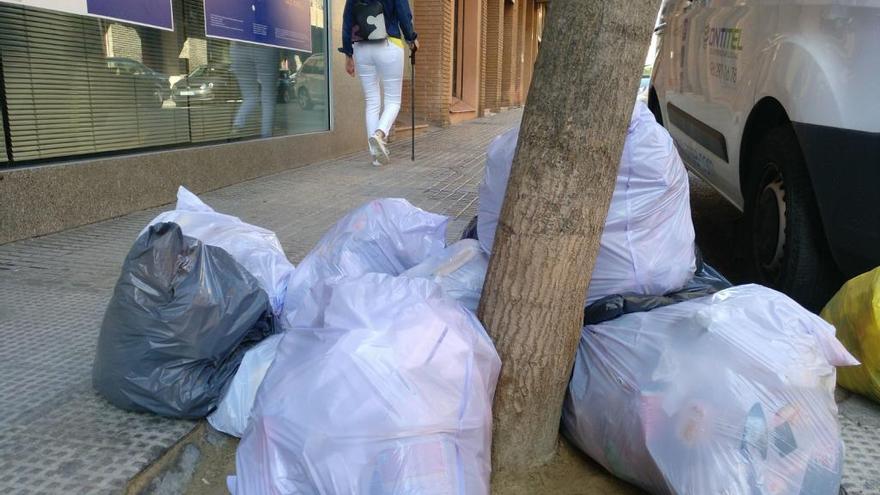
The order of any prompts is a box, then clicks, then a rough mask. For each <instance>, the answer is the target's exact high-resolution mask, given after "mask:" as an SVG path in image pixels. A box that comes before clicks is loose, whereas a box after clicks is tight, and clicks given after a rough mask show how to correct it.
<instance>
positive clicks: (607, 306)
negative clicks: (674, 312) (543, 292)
mask: <svg viewBox="0 0 880 495" xmlns="http://www.w3.org/2000/svg"><path fill="white" fill-rule="evenodd" d="M696 260H697V271H696V273H694V276H693V278H692V279H691V280H690V281H689V282H688V283H687V285H685V286H684V287H682V288H681V289H680V290H677V291H674V292H670V293H668V294H664V295H662V296H647V295H643V294H613V295H610V296H605V297H603V298H602V299H599V300H598V301H596V302H594V303H593V304H590V305H589V306H587V307H586V308H584V325H598V324H599V323H604V322H606V321H611V320H613V319H615V318H618V317H621V316H623V315H627V314H630V313H643V312H645V311H651V310H652V309H657V308H662V307H663V306H669V305H672V304H676V303H680V302H684V301H690V300H691V299H698V298H700V297H704V296H708V295H711V294H714V293H716V292H719V291H722V290H724V289H729V288H730V287H733V284H731V283H730V282H729V281H728V280H727V279H726V278H725V277H724V275H721V273H719V272H718V270H716V269H714V268H712V267H711V266H709V265H708V264H706V263H705V262H704V261H703V257H702V255H701V253H700V250H699V248H697V250H696Z"/></svg>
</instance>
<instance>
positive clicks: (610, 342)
mask: <svg viewBox="0 0 880 495" xmlns="http://www.w3.org/2000/svg"><path fill="white" fill-rule="evenodd" d="M854 364H856V361H855V359H854V358H853V357H852V356H851V355H850V354H849V353H848V352H847V351H846V349H845V348H844V347H843V346H842V345H841V344H840V342H838V340H837V339H836V338H835V336H834V327H832V326H831V325H828V324H827V323H825V322H824V321H823V320H822V319H821V318H819V317H818V316H816V315H814V314H812V313H810V312H809V311H807V310H805V309H804V308H802V307H801V306H799V305H798V304H797V303H795V302H794V301H792V300H791V299H789V298H788V297H786V296H785V295H783V294H781V293H779V292H775V291H773V290H771V289H767V288H765V287H761V286H758V285H746V286H741V287H734V288H731V289H726V290H723V291H721V292H718V293H716V294H714V295H712V296H708V297H705V298H701V299H696V300H693V301H688V302H683V303H678V304H674V305H672V306H666V307H663V308H659V309H655V310H652V311H649V312H646V313H632V314H628V315H625V316H622V317H620V318H617V319H615V320H611V321H608V322H605V323H602V324H598V325H590V326H587V327H585V328H584V331H583V334H582V335H581V341H580V347H579V349H578V354H577V360H576V363H575V367H574V372H573V375H572V380H571V383H570V385H569V389H568V395H567V398H566V401H565V407H564V410H563V421H562V425H563V431H564V432H565V434H566V435H567V436H568V437H569V438H570V439H571V440H572V441H573V442H574V443H575V444H576V445H577V446H578V447H579V448H580V449H581V450H583V451H584V452H586V453H587V454H589V455H590V456H591V457H592V458H593V459H595V460H596V461H598V462H599V463H600V464H602V465H603V466H605V468H607V469H608V470H609V471H611V472H612V473H614V474H615V475H617V476H619V477H621V478H623V479H625V480H627V481H630V482H632V483H634V484H636V485H639V486H641V487H643V488H645V489H646V490H648V491H650V492H651V493H658V494H667V493H668V494H681V495H684V494H688V495H690V494H710V493H716V494H720V493H724V494H727V495H754V494H762V495H771V494H772V495H800V494H808V493H809V494H817V495H825V494H827V495H836V494H837V492H838V487H839V485H840V479H841V469H842V462H843V443H842V441H841V436H840V431H839V429H838V425H837V405H836V404H835V402H834V384H835V366H850V365H854Z"/></svg>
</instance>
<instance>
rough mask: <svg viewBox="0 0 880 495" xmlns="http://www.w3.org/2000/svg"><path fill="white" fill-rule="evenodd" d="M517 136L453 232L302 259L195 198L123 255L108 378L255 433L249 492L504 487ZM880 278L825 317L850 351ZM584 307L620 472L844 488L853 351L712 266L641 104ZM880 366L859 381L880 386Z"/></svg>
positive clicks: (603, 437)
mask: <svg viewBox="0 0 880 495" xmlns="http://www.w3.org/2000/svg"><path fill="white" fill-rule="evenodd" d="M517 135H518V129H517V130H513V131H510V132H508V133H505V134H503V135H501V136H500V137H498V138H497V139H496V140H495V141H493V142H492V144H491V145H490V147H489V150H488V163H487V169H486V176H485V178H484V180H483V182H482V184H481V185H480V202H479V215H478V217H477V218H476V219H475V220H474V222H472V223H471V225H469V226H468V229H467V232H466V235H465V237H467V238H466V239H463V240H461V241H459V242H456V243H453V244H451V245H447V244H446V229H447V225H448V222H449V219H448V218H447V217H445V216H442V215H437V214H434V213H430V212H427V211H424V210H421V209H419V208H417V207H415V206H413V205H411V204H410V203H409V202H407V201H406V200H403V199H390V198H387V199H377V200H373V201H369V202H367V203H366V204H364V205H363V206H361V207H359V208H356V209H354V210H353V211H351V212H350V213H348V214H347V215H345V216H344V217H343V218H341V219H340V220H339V221H338V222H337V223H336V224H335V225H334V226H333V227H332V228H331V229H330V230H329V231H328V232H327V233H326V234H325V235H324V236H323V237H322V238H321V240H320V241H319V242H318V243H317V244H316V246H315V247H314V248H313V249H312V251H311V252H310V253H309V254H308V255H307V256H306V257H305V258H304V259H303V260H302V262H301V263H300V264H299V266H297V267H294V265H293V264H291V263H290V262H289V261H288V260H287V257H286V255H285V254H284V251H283V249H282V247H281V244H280V243H279V242H278V239H277V238H276V236H275V235H274V234H273V233H272V232H271V231H268V230H266V229H262V228H260V227H256V226H253V225H249V224H247V223H245V222H243V221H241V220H240V219H238V218H236V217H233V216H229V215H225V214H221V213H218V212H215V211H214V210H213V209H211V208H210V207H209V206H208V205H206V204H204V203H203V202H202V201H200V200H199V199H198V198H197V197H196V196H195V195H193V194H192V193H190V192H189V191H187V190H186V189H184V188H181V189H180V190H179V192H178V204H177V207H176V209H175V210H173V211H169V212H166V213H163V214H161V215H159V216H158V217H157V218H156V219H154V220H153V221H152V222H151V223H150V224H149V225H148V226H147V228H146V229H145V230H144V231H143V232H142V233H141V235H140V237H139V238H138V239H137V241H136V242H135V244H134V246H133V247H132V249H131V252H130V253H129V254H128V256H127V258H126V260H125V262H124V263H123V267H122V273H121V275H120V278H119V281H118V282H117V285H116V288H115V291H114V294H113V297H112V299H111V301H110V303H109V305H108V308H107V312H106V315H105V318H104V321H103V324H102V327H101V333H100V337H99V343H98V351H97V355H96V358H95V364H94V370H93V382H94V385H95V388H96V389H97V390H98V391H99V392H100V393H101V394H102V395H103V396H104V397H106V398H107V399H108V400H109V401H111V402H112V403H114V404H116V405H117V406H120V407H123V408H126V409H131V410H137V411H151V412H154V413H157V414H161V415H164V416H171V417H181V418H198V417H205V416H207V417H208V421H209V422H210V423H211V425H213V426H214V427H215V428H216V429H218V430H220V431H224V432H226V433H228V434H230V435H234V436H239V437H241V443H240V445H239V448H238V451H237V453H236V475H235V476H232V477H230V478H229V479H228V487H229V489H230V491H231V492H232V493H239V494H250V493H375V494H408V493H443V494H461V495H463V494H480V493H482V494H486V493H488V492H489V479H490V476H489V473H490V445H491V430H492V412H491V406H492V400H493V396H494V391H495V386H496V382H497V379H498V373H499V370H500V367H501V362H500V359H499V357H498V355H497V353H496V351H495V348H494V346H493V344H492V341H491V339H490V338H489V336H488V335H487V333H486V331H485V329H484V328H483V327H482V325H481V324H480V322H479V320H478V319H477V318H476V316H475V312H476V310H477V307H478V305H479V301H480V296H481V293H482V287H483V283H484V280H485V277H486V272H487V269H488V264H489V255H490V253H491V249H492V243H493V241H494V236H495V229H496V226H497V222H498V217H499V214H500V211H501V204H502V202H503V200H504V195H505V191H506V187H507V180H508V178H509V176H510V169H511V165H512V162H513V155H514V152H515V149H516V140H517ZM878 279H880V274H875V275H872V277H869V278H866V279H856V281H853V282H851V283H850V284H848V285H847V287H845V288H844V289H843V290H842V291H841V293H840V294H838V296H837V297H836V298H835V301H832V304H830V305H829V307H828V308H826V317H827V318H829V320H831V321H835V322H836V323H838V324H839V325H840V326H841V327H842V329H843V330H842V332H843V333H844V341H845V342H847V344H848V345H850V348H851V349H858V350H860V351H861V350H862V348H861V347H859V346H863V347H864V348H865V349H873V348H870V347H868V344H864V343H863V341H862V340H861V339H862V338H863V337H864V335H865V330H864V329H865V328H868V329H870V330H871V331H872V332H873V331H874V330H876V329H877V328H878V324H877V322H878V319H877V318H876V315H875V313H874V312H873V308H874V305H871V304H868V303H867V301H869V300H870V301H872V302H873V299H872V297H873V294H875V293H876V291H875V290H874V288H875V287H876V286H877V282H876V281H877V280H878ZM852 305H860V307H862V309H860V311H861V312H854V311H853V310H851V309H849V308H851V307H852ZM584 306H585V310H584V322H585V325H586V326H585V327H584V330H583V334H582V337H581V342H580V348H579V350H578V355H577V361H576V364H575V368H574V372H573V375H572V380H571V383H570V386H569V391H568V395H567V398H566V403H565V409H564V415H563V418H562V425H563V431H564V433H565V434H566V435H567V436H568V437H569V438H570V439H571V440H572V441H573V442H574V443H575V444H576V445H577V446H578V447H579V448H581V449H582V450H583V451H584V452H586V453H587V454H589V455H590V456H592V457H593V458H595V459H596V460H597V461H598V462H600V463H601V464H602V465H604V466H605V467H606V468H607V469H608V470H609V471H611V472H612V473H614V474H616V475H618V476H620V477H622V478H624V479H626V480H628V481H631V482H633V483H635V484H637V485H639V486H642V487H644V488H646V489H648V490H650V491H652V492H655V493H671V494H693V493H701V494H702V493H726V494H731V495H734V494H748V495H752V494H756V493H761V494H774V495H778V494H800V493H835V492H836V489H837V488H836V487H837V486H839V483H840V474H841V468H842V449H843V445H842V442H841V440H840V434H839V431H838V429H837V422H836V406H835V403H834V398H833V388H834V383H835V379H836V378H835V368H834V367H835V366H851V365H854V364H857V361H856V360H855V358H853V357H852V356H851V355H850V354H849V353H848V352H847V351H846V349H845V348H844V347H843V346H842V345H841V344H840V343H839V342H838V341H837V340H836V338H835V335H834V329H833V328H832V327H831V326H830V325H828V324H827V323H825V322H824V321H823V320H821V319H820V318H818V317H816V316H815V315H812V314H811V313H809V312H807V311H806V310H805V309H803V308H801V307H800V306H798V305H797V304H796V303H794V302H793V301H791V300H790V299H788V298H787V297H785V296H783V295H782V294H779V293H777V292H774V291H772V290H770V289H766V288H764V287H760V286H753V285H749V286H743V287H731V284H730V283H729V282H728V281H727V280H726V279H724V277H723V276H721V274H719V273H718V272H716V271H715V270H713V269H712V268H711V267H709V266H708V265H705V264H704V263H702V260H701V257H700V255H699V252H698V250H697V249H696V247H695V244H694V229H693V224H692V221H691V215H690V203H689V190H688V177H687V172H686V171H685V169H684V166H683V164H682V162H681V160H680V158H679V156H678V154H677V152H676V150H675V147H674V145H673V143H672V139H671V138H670V137H669V135H668V134H667V133H666V131H665V130H664V129H663V128H662V127H660V126H659V125H658V124H657V123H656V122H655V121H654V117H653V114H651V112H650V111H649V110H648V109H647V107H646V106H645V105H644V104H643V103H641V102H638V103H637V104H636V107H635V108H634V111H633V114H632V119H631V122H630V125H629V129H628V131H627V137H626V141H625V145H624V151H623V156H622V158H621V162H620V170H619V173H618V177H617V181H616V186H615V190H614V193H613V195H612V199H611V207H610V209H609V212H608V217H607V219H606V224H605V228H604V231H603V234H602V237H601V242H600V250H599V254H598V258H597V260H596V264H595V267H594V271H593V275H592V282H591V283H590V286H589V289H588V294H587V295H586V298H585V305H584ZM855 314H857V315H858V316H857V319H855V320H846V319H845V316H846V315H849V316H852V315H855ZM847 325H850V327H847ZM850 328H851V330H850ZM875 333H876V332H875ZM848 334H850V335H849V336H848ZM872 335H873V334H872ZM872 338H873V337H872ZM871 342H874V343H876V339H874V340H871ZM870 345H873V344H870ZM857 354H859V356H860V357H861V356H862V355H863V354H861V353H858V352H857ZM874 354H877V353H876V352H875V353H874ZM866 359H868V360H867V361H866V363H868V364H870V365H871V366H875V365H876V363H873V362H872V361H870V360H869V358H866ZM868 371H869V374H870V370H868ZM847 376H849V375H847ZM870 376H873V375H870ZM870 376H869V375H859V376H856V375H852V377H853V378H852V381H848V382H846V383H847V384H848V385H849V386H851V387H853V388H854V389H856V390H859V391H862V392H863V393H870V392H869V391H870V390H874V391H876V390H877V382H876V381H870ZM858 387H862V388H858Z"/></svg>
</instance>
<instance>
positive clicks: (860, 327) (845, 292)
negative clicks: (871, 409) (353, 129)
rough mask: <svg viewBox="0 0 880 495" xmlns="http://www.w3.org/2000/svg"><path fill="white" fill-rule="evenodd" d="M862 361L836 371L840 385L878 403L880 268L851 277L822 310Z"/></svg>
mask: <svg viewBox="0 0 880 495" xmlns="http://www.w3.org/2000/svg"><path fill="white" fill-rule="evenodd" d="M822 318H825V320H827V321H828V322H829V323H831V324H832V325H834V326H835V327H837V338H838V339H840V341H841V342H843V345H844V346H846V348H847V350H848V351H849V352H850V353H852V355H853V356H855V357H856V359H858V360H859V361H860V362H861V363H862V364H861V366H850V367H846V368H839V369H838V370H837V383H838V384H840V386H842V387H843V388H845V389H847V390H851V391H853V392H856V393H858V394H862V395H864V396H866V397H869V398H871V399H873V400H875V401H877V402H880V268H877V269H875V270H873V271H870V272H868V273H865V274H862V275H859V276H858V277H856V278H854V279H852V280H850V281H849V282H847V283H846V284H844V286H843V287H842V288H841V289H840V290H839V291H838V292H837V294H836V295H835V296H834V297H833V298H832V299H831V301H829V302H828V305H827V306H825V309H823V310H822Z"/></svg>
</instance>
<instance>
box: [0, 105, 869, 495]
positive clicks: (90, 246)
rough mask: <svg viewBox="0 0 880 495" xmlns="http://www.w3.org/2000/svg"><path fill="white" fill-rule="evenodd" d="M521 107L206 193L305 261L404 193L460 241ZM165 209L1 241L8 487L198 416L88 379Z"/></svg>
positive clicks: (62, 479)
mask: <svg viewBox="0 0 880 495" xmlns="http://www.w3.org/2000/svg"><path fill="white" fill-rule="evenodd" d="M520 115H521V114H520V112H519V111H511V112H506V113H502V114H499V115H496V116H493V117H490V118H486V119H480V120H477V121H471V122H468V123H465V124H461V125H458V126H455V127H451V128H447V129H442V130H431V131H429V132H427V133H425V134H423V135H421V136H419V137H418V138H417V157H418V159H417V161H416V162H415V163H414V164H413V163H411V162H410V161H409V141H408V140H407V139H404V138H400V139H399V140H398V141H397V142H395V143H393V144H392V145H391V150H392V153H393V155H394V162H393V163H392V164H391V165H390V166H388V167H385V168H381V169H375V168H373V167H371V166H370V164H369V160H368V157H367V155H366V153H361V154H357V155H352V156H348V157H343V158H341V159H338V160H333V161H328V162H324V163H319V164H315V165H311V166H308V167H305V168H301V169H297V170H291V171H287V172H283V173H280V174H277V175H274V176H270V177H264V178H260V179H256V180H253V181H249V182H246V183H242V184H238V185H235V186H231V187H227V188H224V189H220V190H217V191H214V192H211V193H207V194H204V195H202V198H203V199H204V200H205V201H206V202H207V203H209V204H210V205H211V206H213V207H214V208H216V209H217V210H218V211H221V212H224V213H229V214H233V215H236V216H239V217H241V218H242V219H243V220H245V221H248V222H251V223H254V224H256V225H260V226H263V227H266V228H269V229H271V230H274V231H275V232H276V233H277V234H278V237H279V238H280V239H281V242H282V244H283V245H284V249H285V251H286V253H287V254H288V256H289V257H290V258H291V259H292V260H294V261H298V260H300V259H301V258H302V257H303V256H304V255H305V254H306V253H307V252H308V250H309V249H310V248H311V247H312V246H313V245H314V244H315V242H316V241H317V240H318V239H319V238H320V236H321V235H322V234H323V233H324V231H325V230H326V229H327V228H328V227H329V226H330V225H332V224H333V223H334V222H335V221H336V220H337V219H338V218H339V217H340V216H342V215H343V214H344V213H346V212H347V211H349V210H350V209H352V208H354V207H356V206H358V205H360V204H362V203H364V202H365V201H367V200H369V199H372V198H376V197H404V198H407V199H409V200H410V201H411V202H413V203H414V204H415V205H417V206H419V207H421V208H424V209H427V210H430V211H434V212H438V213H443V214H446V215H449V216H450V217H452V219H453V221H452V222H451V225H450V228H449V235H450V239H451V240H452V239H457V238H458V235H459V233H460V232H461V230H462V228H463V227H464V225H465V224H466V223H467V221H468V220H469V219H470V218H471V216H472V215H473V214H474V211H475V209H476V201H477V185H478V183H479V180H480V178H481V177H482V171H483V159H484V155H485V149H486V146H487V144H488V143H489V141H490V140H491V139H492V138H493V137H494V136H495V135H497V134H499V133H500V132H502V131H504V130H506V129H508V128H510V127H512V126H514V125H516V123H517V122H518V119H519V117H520ZM165 209H167V208H166V207H163V208H156V209H152V210H148V211H142V212H138V213H133V214H130V215H126V216H124V217H121V218H117V219H113V220H109V221H105V222H101V223H97V224H94V225H89V226H85V227H80V228H76V229H72V230H68V231H65V232H61V233H57V234H53V235H49V236H45V237H41V238H36V239H30V240H25V241H19V242H15V243H11V244H6V245H3V246H0V338H2V339H3V345H2V347H0V432H2V433H0V466H2V469H0V493H4V494H26V493H118V492H120V491H121V490H122V489H123V488H124V486H125V484H126V482H127V481H128V480H129V479H130V478H131V477H132V476H134V475H135V474H137V473H138V472H139V471H140V470H141V469H143V468H144V467H146V466H147V465H149V464H150V463H151V462H153V461H154V460H155V459H156V458H158V457H159V456H160V455H161V454H162V453H163V452H164V451H165V450H166V449H168V448H169V447H170V446H172V445H173V444H174V443H175V442H176V441H177V440H178V439H180V438H181V437H183V436H184V435H186V434H187V433H188V432H189V431H190V430H192V429H193V427H194V426H195V425H196V423H195V422H192V421H176V420H167V419H162V418H159V417H157V416H154V415H151V414H135V413H128V412H124V411H121V410H118V409H116V408H114V407H112V406H110V405H109V404H107V403H106V402H104V401H103V400H102V399H101V398H100V397H98V396H97V395H96V394H95V392H94V391H93V390H92V387H91V375H90V374H91V365H92V359H93V357H94V349H95V342H96V338H97V334H98V330H99V328H100V324H101V319H102V316H103V312H104V308H105V305H106V303H107V301H108V299H109V297H110V294H111V292H112V290H113V286H114V284H115V282H116V278H117V277H118V275H119V268H120V265H121V262H122V260H123V258H124V257H125V255H126V253H127V252H128V250H129V248H130V247H131V244H132V242H133V241H134V240H135V238H136V237H137V235H138V233H139V231H140V230H141V229H142V228H143V227H144V226H145V225H146V224H147V222H148V221H149V220H150V219H152V218H153V217H154V216H155V215H156V214H157V213H159V212H160V211H163V210H165ZM841 423H842V425H843V427H844V438H845V439H846V441H847V448H848V450H847V479H846V482H847V488H848V490H849V493H850V495H856V494H869V493H880V471H878V469H880V467H878V466H880V433H878V432H880V412H878V408H877V407H875V406H873V405H870V404H868V403H866V402H864V401H861V400H860V399H857V398H850V399H848V400H846V401H845V402H843V403H842V414H841Z"/></svg>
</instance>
